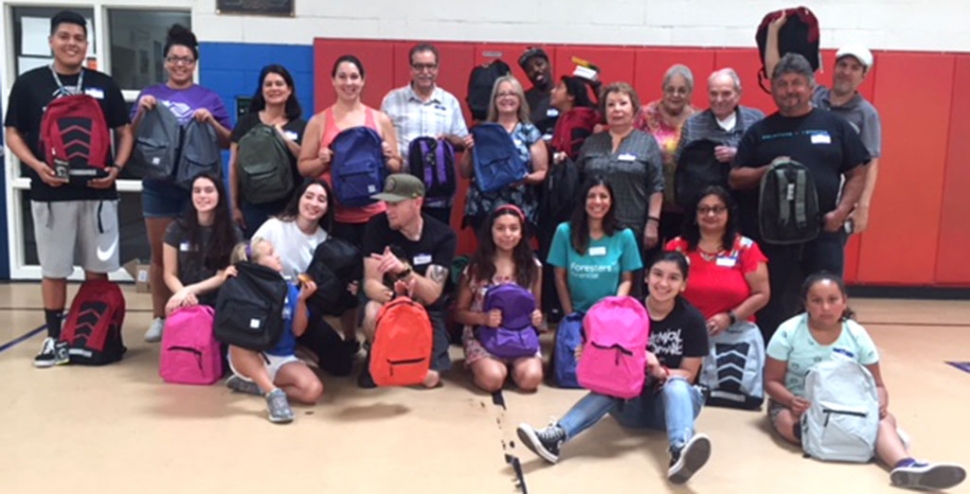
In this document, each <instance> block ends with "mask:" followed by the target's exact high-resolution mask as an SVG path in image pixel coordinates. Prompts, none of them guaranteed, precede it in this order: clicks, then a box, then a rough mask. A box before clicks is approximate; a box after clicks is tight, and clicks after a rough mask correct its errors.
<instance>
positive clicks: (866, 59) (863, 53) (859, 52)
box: [835, 45, 874, 70]
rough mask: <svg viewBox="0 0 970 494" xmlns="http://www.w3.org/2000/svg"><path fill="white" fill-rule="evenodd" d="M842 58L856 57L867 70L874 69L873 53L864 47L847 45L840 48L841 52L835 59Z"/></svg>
mask: <svg viewBox="0 0 970 494" xmlns="http://www.w3.org/2000/svg"><path fill="white" fill-rule="evenodd" d="M842 57H855V59H856V60H858V61H859V63H861V64H862V65H865V66H866V70H868V69H871V68H872V64H873V61H874V60H873V58H872V52H871V51H869V49H868V48H866V47H864V46H862V45H846V46H843V47H842V48H839V51H838V52H837V53H836V54H835V59H836V60H838V59H840V58H842Z"/></svg>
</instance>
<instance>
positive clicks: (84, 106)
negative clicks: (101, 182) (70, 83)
mask: <svg viewBox="0 0 970 494" xmlns="http://www.w3.org/2000/svg"><path fill="white" fill-rule="evenodd" d="M51 72H52V74H53V76H54V80H56V81H57V85H58V87H59V88H60V91H59V94H61V95H62V96H59V97H57V98H55V99H54V100H53V101H51V102H50V103H49V104H48V105H47V108H46V109H45V110H44V116H43V118H42V119H41V123H40V145H41V150H42V151H43V153H44V159H45V161H46V162H47V164H48V165H49V166H51V167H53V168H54V169H55V170H67V173H68V175H70V176H80V177H86V178H97V177H103V176H105V175H106V174H107V165H108V153H109V151H110V149H111V136H110V134H109V132H108V124H107V121H106V120H105V118H104V113H103V112H102V111H101V105H100V104H98V100H96V99H95V98H94V97H92V96H90V95H88V94H85V93H84V92H83V88H82V84H83V83H84V69H81V74H80V75H79V76H78V84H77V88H76V89H75V90H74V91H73V94H71V93H70V92H68V91H67V90H66V89H65V88H64V86H63V85H62V84H61V81H60V79H59V78H58V77H57V74H56V73H54V72H53V69H51ZM63 178H69V177H63Z"/></svg>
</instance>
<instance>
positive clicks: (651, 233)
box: [643, 220, 660, 250]
mask: <svg viewBox="0 0 970 494" xmlns="http://www.w3.org/2000/svg"><path fill="white" fill-rule="evenodd" d="M659 223H660V222H659V221H654V220H647V226H646V227H645V228H644V229H643V248H644V249H646V250H649V249H652V248H653V247H654V246H655V245H657V242H658V241H659V240H660V233H659V232H658V229H659V227H660V225H659Z"/></svg>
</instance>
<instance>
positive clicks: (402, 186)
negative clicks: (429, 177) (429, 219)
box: [371, 173, 424, 202]
mask: <svg viewBox="0 0 970 494" xmlns="http://www.w3.org/2000/svg"><path fill="white" fill-rule="evenodd" d="M371 197H372V198H373V199H376V200H378V201H387V202H401V201H407V200H408V199H417V198H419V197H424V182H422V181H421V180H420V179H419V178H418V177H415V176H414V175H411V174H409V173H394V174H392V175H390V176H388V177H387V180H385V181H384V192H381V193H380V194H375V195H373V196H371Z"/></svg>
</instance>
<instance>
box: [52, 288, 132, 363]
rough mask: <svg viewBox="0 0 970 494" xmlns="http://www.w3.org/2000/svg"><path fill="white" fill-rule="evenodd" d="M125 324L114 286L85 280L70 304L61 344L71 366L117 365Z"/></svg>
mask: <svg viewBox="0 0 970 494" xmlns="http://www.w3.org/2000/svg"><path fill="white" fill-rule="evenodd" d="M124 322H125V296H124V294H122V293H121V289H120V288H118V285H117V284H115V283H113V282H111V281H108V280H89V281H85V282H84V283H83V284H81V289H80V290H78V292H77V295H75V296H74V301H73V302H71V310H70V312H68V314H67V320H66V321H65V322H64V328H63V329H62V330H61V338H60V340H61V341H62V342H65V343H67V347H68V350H67V353H68V356H69V357H70V359H71V363H72V364H80V365H104V364H110V363H112V362H117V361H119V360H121V358H122V357H123V356H124V355H125V352H126V351H127V348H125V345H124V343H123V342H122V339H121V326H122V325H123V324H124Z"/></svg>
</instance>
